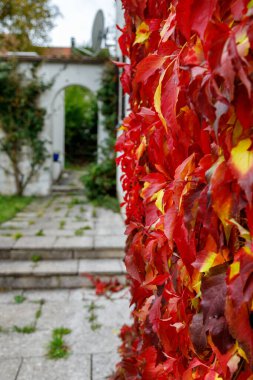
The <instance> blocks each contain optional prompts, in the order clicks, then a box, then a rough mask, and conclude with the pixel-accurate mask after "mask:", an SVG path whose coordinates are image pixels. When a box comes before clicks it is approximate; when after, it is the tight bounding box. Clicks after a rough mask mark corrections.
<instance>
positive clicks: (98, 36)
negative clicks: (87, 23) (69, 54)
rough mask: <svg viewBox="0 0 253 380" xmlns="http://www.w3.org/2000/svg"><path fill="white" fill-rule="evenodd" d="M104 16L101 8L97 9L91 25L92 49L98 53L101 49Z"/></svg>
mask: <svg viewBox="0 0 253 380" xmlns="http://www.w3.org/2000/svg"><path fill="white" fill-rule="evenodd" d="M104 28H105V17H104V13H103V11H101V9H100V10H99V11H97V14H96V16H95V19H94V22H93V27H92V50H93V51H94V53H95V54H98V53H99V51H100V49H101V44H102V40H103V38H104V34H105V30H104Z"/></svg>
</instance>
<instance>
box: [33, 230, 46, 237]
mask: <svg viewBox="0 0 253 380" xmlns="http://www.w3.org/2000/svg"><path fill="white" fill-rule="evenodd" d="M35 236H45V233H44V231H43V230H39V231H38V232H36V234H35Z"/></svg>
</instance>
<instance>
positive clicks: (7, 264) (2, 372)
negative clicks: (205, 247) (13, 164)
mask: <svg viewBox="0 0 253 380" xmlns="http://www.w3.org/2000/svg"><path fill="white" fill-rule="evenodd" d="M72 177H73V176H71V175H69V176H68V178H67V179H66V181H65V180H64V178H63V180H62V183H59V184H58V185H57V186H58V187H57V188H56V191H57V195H55V196H51V197H48V198H43V199H35V200H34V201H33V202H32V203H31V204H30V205H29V206H28V207H27V208H26V209H25V210H23V211H22V212H19V213H18V214H17V215H16V217H15V218H14V219H12V220H10V221H8V222H5V223H3V224H2V225H0V380H105V379H106V378H107V376H109V375H110V374H111V373H112V372H113V369H114V366H115V363H116V362H117V361H118V356H117V348H118V346H119V344H120V341H119V338H118V333H119V331H120V327H121V326H122V325H123V324H124V323H128V322H129V315H130V310H129V296H128V291H127V289H126V288H125V289H124V290H123V291H121V292H120V293H115V294H113V295H111V298H106V297H104V296H103V297H98V296H96V295H95V292H94V290H91V289H88V288H84V286H88V285H90V281H89V280H88V279H87V277H83V276H80V275H81V274H82V273H83V272H86V273H91V274H94V275H99V277H100V278H102V279H105V280H108V279H111V276H116V277H117V278H119V280H120V281H122V282H123V283H125V274H124V272H125V268H124V265H123V262H122V257H123V254H124V245H125V237H124V229H125V227H124V223H123V220H122V217H121V215H120V214H119V213H115V212H113V211H110V210H106V209H103V208H96V207H94V206H92V205H91V204H89V203H87V201H86V199H85V196H84V195H83V194H82V193H81V191H82V188H79V187H80V186H79V185H80V184H79V183H78V178H79V177H78V176H77V174H76V173H75V175H74V177H73V178H72ZM72 180H73V184H71V183H70V181H72ZM65 191H70V192H69V193H68V195H66V193H64V192H65ZM74 191H77V192H79V193H78V194H76V195H74V194H73V192H74ZM74 288H76V289H74ZM1 289H16V290H13V291H5V292H4V291H2V292H1ZM31 289H33V290H31ZM34 289H37V290H34ZM39 289H40V290H39ZM42 289H43V290H42ZM55 329H58V330H57V331H55ZM59 329H60V330H59ZM66 329H67V330H66ZM59 331H60V332H59ZM63 332H65V333H66V332H68V334H63ZM59 334H62V335H59ZM49 344H51V353H50V354H49ZM59 344H60V348H59ZM65 352H67V353H68V355H67V356H66V357H65V358H62V359H58V360H53V359H52V358H51V357H52V356H54V355H60V356H61V355H63V356H64V353H65Z"/></svg>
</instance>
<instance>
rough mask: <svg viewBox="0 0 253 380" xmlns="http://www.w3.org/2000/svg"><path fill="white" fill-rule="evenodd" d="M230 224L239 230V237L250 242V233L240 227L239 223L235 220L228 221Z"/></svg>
mask: <svg viewBox="0 0 253 380" xmlns="http://www.w3.org/2000/svg"><path fill="white" fill-rule="evenodd" d="M229 221H230V222H231V223H232V224H234V225H235V226H236V227H237V228H238V230H239V233H240V236H241V237H242V238H243V239H245V240H251V236H250V233H249V231H248V230H246V229H245V228H244V227H242V226H241V225H240V224H239V223H237V221H236V220H235V219H233V218H232V219H230V220H229Z"/></svg>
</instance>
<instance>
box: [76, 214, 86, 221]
mask: <svg viewBox="0 0 253 380" xmlns="http://www.w3.org/2000/svg"><path fill="white" fill-rule="evenodd" d="M75 219H76V221H77V222H88V219H87V218H83V217H82V216H80V215H76V216H75Z"/></svg>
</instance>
